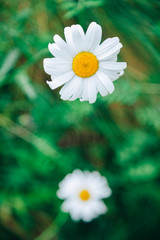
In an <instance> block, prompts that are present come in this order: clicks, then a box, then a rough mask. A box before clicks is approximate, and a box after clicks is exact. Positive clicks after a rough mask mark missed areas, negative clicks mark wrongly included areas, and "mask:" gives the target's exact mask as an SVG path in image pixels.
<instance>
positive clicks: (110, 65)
mask: <svg viewBox="0 0 160 240" xmlns="http://www.w3.org/2000/svg"><path fill="white" fill-rule="evenodd" d="M99 66H100V67H101V68H104V69H108V70H119V71H120V70H122V69H125V68H126V67H127V64H126V62H108V61H105V62H100V63H99Z"/></svg>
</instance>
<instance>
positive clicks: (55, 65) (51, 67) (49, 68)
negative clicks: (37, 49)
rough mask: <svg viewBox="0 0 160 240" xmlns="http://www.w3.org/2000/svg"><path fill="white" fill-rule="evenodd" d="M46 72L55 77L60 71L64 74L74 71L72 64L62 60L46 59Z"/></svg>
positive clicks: (44, 63) (44, 64)
mask: <svg viewBox="0 0 160 240" xmlns="http://www.w3.org/2000/svg"><path fill="white" fill-rule="evenodd" d="M43 66H44V70H45V72H46V73H47V74H49V75H54V74H55V71H56V72H57V71H58V70H59V71H60V72H61V71H62V72H64V71H66V70H68V71H69V70H71V69H72V62H71V61H67V60H64V59H62V58H45V59H44V61H43Z"/></svg>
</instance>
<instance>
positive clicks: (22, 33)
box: [0, 0, 160, 240]
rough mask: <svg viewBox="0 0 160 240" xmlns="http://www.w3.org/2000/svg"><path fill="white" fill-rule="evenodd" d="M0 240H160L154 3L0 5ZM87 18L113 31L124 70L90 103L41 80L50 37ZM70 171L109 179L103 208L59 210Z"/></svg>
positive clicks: (29, 1)
mask: <svg viewBox="0 0 160 240" xmlns="http://www.w3.org/2000/svg"><path fill="white" fill-rule="evenodd" d="M0 5H1V7H0V160H1V164H0V239H1V240H20V239H21V240H52V239H57V240H66V239H67V240H68V239H69V240H72V239H76V240H81V239H85V240H97V239H98V240H135V239H136V240H142V239H145V240H150V239H154V240H157V239H160V228H159V222H160V80H159V77H160V75H159V73H160V66H159V63H160V51H159V50H160V49H159V45H160V42H159V38H160V17H159V10H160V1H159V0H152V1H150V0H120V1H118V0H106V1H103V0H95V1H93V0H92V1H87V0H86V1H84V0H79V1H67V0H66V1H64V0H55V1H54V0H46V1H45V0H39V1H36V0H23V1H21V0H14V1H12V0H1V1H0ZM91 21H96V22H97V23H99V24H100V25H101V26H102V29H103V40H104V39H106V38H107V37H114V36H118V37H119V38H120V40H121V42H122V44H123V46H124V47H123V48H122V50H121V52H120V54H119V57H118V60H119V61H126V62H127V63H128V67H127V69H126V70H125V74H124V76H122V77H121V78H120V79H118V80H117V81H116V82H115V88H116V90H115V92H114V93H113V94H112V95H110V96H107V97H104V98H102V97H100V96H99V97H98V100H97V102H96V103H95V104H92V105H90V104H89V103H88V102H83V103H81V102H79V100H77V101H74V102H69V101H62V100H61V99H60V97H59V89H58V90H55V91H51V89H50V88H49V87H48V85H47V84H46V82H45V81H46V80H48V79H50V76H48V75H47V74H45V72H44V70H43V65H42V63H43V58H46V57H51V54H50V53H49V51H48V49H47V46H48V43H49V42H52V41H53V40H52V37H53V35H54V34H56V33H57V34H59V35H61V36H62V37H64V36H63V29H64V27H65V26H68V25H71V24H74V23H79V24H81V25H82V26H83V27H84V29H85V30H86V29H87V26H88V25H89V23H90V22H91ZM75 168H80V169H82V170H85V169H88V170H91V171H92V170H97V171H99V172H100V173H101V174H102V175H104V176H106V177H107V179H108V182H109V185H110V187H111V188H112V191H113V194H112V196H111V197H110V198H108V199H106V200H105V203H106V205H107V206H108V208H109V211H108V213H107V214H106V215H103V216H100V217H99V218H98V219H96V220H94V221H92V222H91V223H87V224H86V223H83V222H78V223H75V222H73V221H71V219H70V217H69V216H68V214H65V213H61V211H60V206H61V203H62V201H61V200H59V199H58V198H57V197H56V191H57V189H58V183H59V181H60V180H62V179H63V177H64V176H65V175H66V174H68V173H70V172H72V171H73V170H74V169H75Z"/></svg>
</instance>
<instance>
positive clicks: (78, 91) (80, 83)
mask: <svg viewBox="0 0 160 240" xmlns="http://www.w3.org/2000/svg"><path fill="white" fill-rule="evenodd" d="M75 77H76V79H75V81H76V86H75V88H74V92H73V96H72V97H71V98H70V99H69V100H70V101H74V100H76V99H77V98H80V97H81V95H82V90H83V79H82V78H80V77H77V76H75Z"/></svg>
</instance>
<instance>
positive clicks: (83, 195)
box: [57, 170, 111, 222]
mask: <svg viewBox="0 0 160 240" xmlns="http://www.w3.org/2000/svg"><path fill="white" fill-rule="evenodd" d="M110 195H111V189H110V188H109V186H108V183H107V180H106V178H105V177H102V176H101V175H100V174H99V172H97V171H94V172H88V171H84V172H82V171H80V170H75V171H74V172H73V173H71V174H68V175H67V176H66V177H65V178H64V179H63V181H62V182H60V184H59V190H58V191H57V196H58V197H59V198H61V199H64V202H63V204H62V211H64V212H68V213H70V215H71V218H72V219H73V220H75V221H78V220H80V219H82V220H83V221H85V222H90V221H91V220H92V219H94V218H96V217H98V215H100V214H104V213H105V212H106V211H107V207H106V205H105V204H104V202H103V201H102V200H101V199H103V198H107V197H109V196H110Z"/></svg>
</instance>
